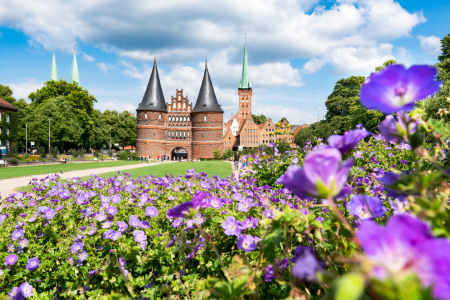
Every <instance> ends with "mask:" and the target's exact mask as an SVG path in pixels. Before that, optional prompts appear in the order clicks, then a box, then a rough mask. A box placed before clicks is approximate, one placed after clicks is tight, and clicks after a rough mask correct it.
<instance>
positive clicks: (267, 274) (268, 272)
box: [264, 265, 275, 282]
mask: <svg viewBox="0 0 450 300" xmlns="http://www.w3.org/2000/svg"><path fill="white" fill-rule="evenodd" d="M274 279H275V274H274V272H273V267H272V265H268V266H267V267H266V269H265V270H264V281H266V282H269V281H273V280H274Z"/></svg>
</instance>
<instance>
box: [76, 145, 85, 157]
mask: <svg viewBox="0 0 450 300" xmlns="http://www.w3.org/2000/svg"><path fill="white" fill-rule="evenodd" d="M85 154H86V149H84V147H81V148H79V149H78V155H79V156H80V157H84V155H85Z"/></svg>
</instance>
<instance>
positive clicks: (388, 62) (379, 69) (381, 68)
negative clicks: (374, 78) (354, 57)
mask: <svg viewBox="0 0 450 300" xmlns="http://www.w3.org/2000/svg"><path fill="white" fill-rule="evenodd" d="M396 63H397V61H396V60H395V59H390V60H387V61H385V62H384V63H383V65H382V66H379V67H376V68H375V71H377V72H378V71H381V70H384V69H385V68H386V67H387V66H390V65H395V64H396Z"/></svg>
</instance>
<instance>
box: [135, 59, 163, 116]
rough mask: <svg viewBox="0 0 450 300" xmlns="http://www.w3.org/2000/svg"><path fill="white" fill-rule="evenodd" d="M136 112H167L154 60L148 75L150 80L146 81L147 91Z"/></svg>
mask: <svg viewBox="0 0 450 300" xmlns="http://www.w3.org/2000/svg"><path fill="white" fill-rule="evenodd" d="M136 110H156V111H167V107H166V101H165V100H164V94H163V91H162V88H161V82H159V75H158V67H157V66H156V58H155V63H154V65H153V70H152V75H150V80H149V81H148V85H147V89H146V90H145V94H144V98H142V102H141V103H140V104H139V107H138V109H136Z"/></svg>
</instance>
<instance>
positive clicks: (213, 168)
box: [99, 161, 233, 178]
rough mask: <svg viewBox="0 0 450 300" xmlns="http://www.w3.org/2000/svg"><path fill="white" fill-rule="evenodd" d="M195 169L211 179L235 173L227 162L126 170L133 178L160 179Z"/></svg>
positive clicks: (179, 164) (181, 164)
mask: <svg viewBox="0 0 450 300" xmlns="http://www.w3.org/2000/svg"><path fill="white" fill-rule="evenodd" d="M189 169H195V171H196V172H197V173H199V172H206V173H207V174H208V176H209V177H213V176H214V175H219V177H220V178H225V177H227V176H230V175H231V174H232V173H233V172H232V170H231V164H230V163H227V162H213V161H212V162H177V163H166V164H160V165H154V166H149V167H144V168H138V169H131V170H124V172H126V173H130V174H131V176H132V177H133V178H136V177H139V176H145V175H156V176H159V177H162V176H165V175H171V174H172V175H173V176H177V175H185V174H186V173H187V170H189ZM115 175H117V172H110V173H105V174H99V176H106V177H112V176H115Z"/></svg>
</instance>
